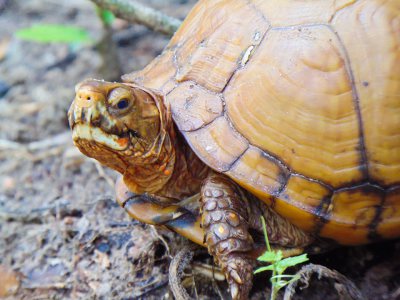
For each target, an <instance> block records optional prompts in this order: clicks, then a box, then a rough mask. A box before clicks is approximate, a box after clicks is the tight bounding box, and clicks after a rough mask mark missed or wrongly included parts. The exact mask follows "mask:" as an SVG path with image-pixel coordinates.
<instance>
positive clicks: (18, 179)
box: [0, 0, 400, 299]
mask: <svg viewBox="0 0 400 300" xmlns="http://www.w3.org/2000/svg"><path fill="white" fill-rule="evenodd" d="M142 2H143V3H145V4H147V5H149V6H152V7H154V8H157V9H159V10H162V11H164V12H166V13H167V14H169V15H172V16H175V17H178V18H181V19H182V18H184V16H185V15H186V14H187V12H188V11H189V9H190V8H191V7H192V6H193V4H194V3H195V1H194V0H189V1H186V0H168V1H162V0H147V1H142ZM37 23H57V24H68V25H74V26H79V27H82V28H85V29H86V30H88V31H89V33H90V35H91V37H92V38H93V40H94V42H93V43H91V44H86V45H82V46H80V48H79V49H77V48H76V47H71V46H70V45H66V44H39V43H35V42H27V41H22V40H20V39H18V38H16V37H15V32H16V30H18V29H20V28H24V27H28V26H31V25H32V24H37ZM113 27H114V35H113V40H114V42H115V44H116V45H117V51H118V56H119V60H120V61H121V62H123V63H122V64H121V68H122V73H127V72H131V71H132V70H135V69H140V68H142V67H143V66H145V65H146V64H147V63H148V62H149V61H150V60H151V59H152V58H154V57H155V56H156V55H157V54H159V53H160V52H161V51H162V49H163V47H164V46H165V45H166V43H167V42H168V39H169V38H168V37H166V36H163V35H161V34H157V33H154V32H151V31H150V30H148V29H146V28H144V27H142V26H139V25H129V24H127V23H126V22H124V21H122V20H116V21H115V22H114V25H113ZM102 34H103V28H102V24H101V22H100V21H99V19H98V17H97V15H96V11H95V9H94V7H93V5H92V4H91V2H90V1H87V0H63V1H61V0H8V1H7V0H0V296H1V295H3V296H4V297H5V299H172V298H173V296H172V293H171V292H170V290H169V288H168V267H169V263H170V261H171V257H172V256H173V255H174V254H175V253H176V252H177V251H178V250H179V249H180V248H181V247H182V245H184V244H185V243H186V241H184V240H183V239H182V238H180V237H178V236H177V235H175V234H172V233H169V232H166V231H162V230H159V229H155V228H153V227H152V226H147V225H143V224H140V223H138V222H136V221H132V220H131V219H129V217H128V216H127V215H126V214H125V212H124V210H123V209H121V208H119V206H118V205H117V204H116V203H115V201H114V193H113V182H114V180H115V178H116V173H115V172H113V171H110V170H108V169H106V168H103V167H102V166H100V165H99V164H98V163H96V162H95V161H93V160H91V159H88V158H86V157H84V156H82V155H81V154H80V153H79V152H78V151H77V150H76V149H75V148H74V146H73V144H72V141H71V138H70V132H69V128H68V124H67V120H66V112H67V110H68V107H69V105H70V103H71V101H72V99H73V96H74V86H75V84H76V83H78V82H80V81H81V80H83V79H85V78H88V77H91V78H104V76H105V75H104V74H101V71H99V70H100V67H101V65H102V63H103V58H102V56H101V55H100V54H99V51H98V47H96V41H99V40H100V39H101V37H102ZM115 64H116V66H117V65H118V62H115ZM195 262H196V263H197V264H199V263H203V264H204V263H205V264H212V261H211V259H210V258H209V257H207V255H200V256H198V257H196V258H195ZM311 262H313V263H317V264H321V265H324V266H326V267H329V268H331V269H335V270H338V271H339V272H341V273H342V274H344V275H345V276H347V277H348V278H349V279H350V280H352V281H353V282H354V283H355V284H356V286H357V287H358V288H359V289H360V290H361V292H362V294H363V297H364V298H365V299H400V271H399V270H400V242H398V241H389V242H384V243H380V244H375V245H370V246H363V247H353V248H338V249H335V250H333V251H331V252H329V253H325V254H321V255H316V256H311ZM292 271H294V270H292ZM186 281H189V283H188V286H189V290H190V291H191V292H192V294H193V293H197V297H198V298H199V299H220V298H224V299H225V298H226V297H227V296H226V295H227V293H226V285H224V284H223V283H221V282H213V280H212V279H207V278H203V277H202V276H201V275H196V276H194V279H193V278H192V277H191V276H188V280H186ZM268 285H269V284H268V278H267V277H266V276H265V275H264V276H257V277H256V278H255V287H254V291H253V294H252V299H265V298H267V293H268V287H267V286H268ZM335 287H336V288H338V289H339V290H340V286H339V285H338V284H336V285H335V283H334V282H333V281H332V280H318V278H317V276H314V277H312V279H311V283H310V286H309V288H307V289H305V290H300V289H298V290H297V291H296V295H295V297H294V298H295V299H338V298H340V296H338V293H337V292H336V290H335ZM6 290H7V291H6ZM214 290H219V291H220V292H219V293H218V292H215V291H214ZM5 295H8V296H5Z"/></svg>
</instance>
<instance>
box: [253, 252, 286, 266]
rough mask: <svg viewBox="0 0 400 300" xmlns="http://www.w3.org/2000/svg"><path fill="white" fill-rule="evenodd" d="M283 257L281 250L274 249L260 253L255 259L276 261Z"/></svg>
mask: <svg viewBox="0 0 400 300" xmlns="http://www.w3.org/2000/svg"><path fill="white" fill-rule="evenodd" d="M282 258H283V255H282V251H281V250H278V251H276V252H274V251H265V252H264V253H263V254H262V255H260V256H259V257H258V258H257V260H259V261H265V262H270V263H273V262H276V261H280V260H281V259H282Z"/></svg>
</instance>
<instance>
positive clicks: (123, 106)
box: [108, 87, 135, 115]
mask: <svg viewBox="0 0 400 300" xmlns="http://www.w3.org/2000/svg"><path fill="white" fill-rule="evenodd" d="M134 102H135V99H134V97H133V95H132V93H131V91H129V90H128V89H126V88H122V87H118V88H115V89H114V90H112V91H111V92H110V94H109V95H108V107H109V108H108V109H109V112H110V113H112V114H116V115H123V114H125V113H128V112H129V111H130V108H131V107H132V106H133V105H134Z"/></svg>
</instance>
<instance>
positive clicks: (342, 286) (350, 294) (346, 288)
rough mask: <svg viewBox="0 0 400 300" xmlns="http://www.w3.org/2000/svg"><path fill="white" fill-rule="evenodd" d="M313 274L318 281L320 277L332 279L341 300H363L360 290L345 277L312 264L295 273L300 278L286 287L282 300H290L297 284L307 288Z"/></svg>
mask: <svg viewBox="0 0 400 300" xmlns="http://www.w3.org/2000/svg"><path fill="white" fill-rule="evenodd" d="M313 273H317V274H318V279H321V277H326V278H331V279H334V280H335V281H336V282H337V284H335V289H336V291H337V292H338V293H339V296H343V299H354V300H361V299H363V296H362V294H361V292H360V290H359V289H358V288H357V287H356V286H355V285H354V283H353V282H352V281H351V280H349V279H348V278H347V277H345V276H344V275H342V274H340V273H339V272H337V271H335V270H330V269H328V268H327V267H324V266H321V265H314V264H308V265H305V266H303V267H302V268H301V269H300V271H299V272H297V273H296V275H299V276H300V279H299V280H296V281H292V282H291V283H290V284H289V285H288V286H287V287H286V290H285V295H284V296H283V299H284V300H291V299H292V297H293V295H294V293H295V291H296V286H297V284H298V282H303V283H305V285H306V286H305V287H308V285H309V282H310V278H311V275H312V274H313ZM341 299H342V298H341Z"/></svg>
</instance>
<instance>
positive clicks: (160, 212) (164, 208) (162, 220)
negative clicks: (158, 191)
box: [116, 177, 204, 246]
mask: <svg viewBox="0 0 400 300" xmlns="http://www.w3.org/2000/svg"><path fill="white" fill-rule="evenodd" d="M116 192H117V201H118V203H119V205H121V206H122V207H123V208H124V209H125V210H126V211H127V213H128V214H129V216H130V217H132V218H133V219H135V220H138V221H140V222H143V223H146V224H151V225H158V226H165V227H167V228H168V229H170V230H173V231H175V232H177V233H178V234H180V235H182V236H184V237H186V238H188V239H190V240H191V241H192V242H195V243H196V244H199V245H201V246H204V243H203V237H204V231H203V229H202V228H201V226H200V217H199V216H198V211H197V212H196V213H193V212H192V211H190V210H189V209H187V208H185V207H183V206H182V205H178V204H180V203H178V204H176V203H171V202H170V203H168V202H161V201H157V198H155V197H153V196H150V195H139V194H135V193H132V192H131V191H129V189H128V188H127V186H126V185H125V183H124V182H123V180H122V177H120V178H119V179H118V180H117V182H116ZM164 200H167V199H164Z"/></svg>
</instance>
